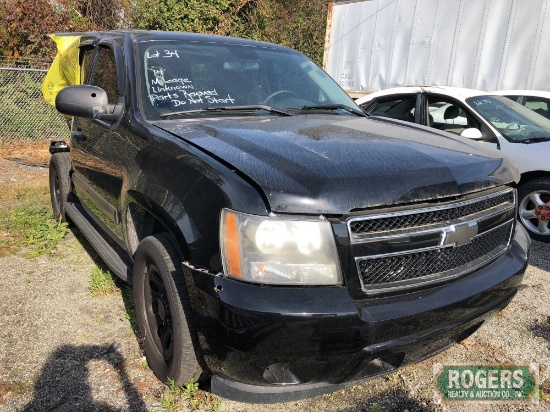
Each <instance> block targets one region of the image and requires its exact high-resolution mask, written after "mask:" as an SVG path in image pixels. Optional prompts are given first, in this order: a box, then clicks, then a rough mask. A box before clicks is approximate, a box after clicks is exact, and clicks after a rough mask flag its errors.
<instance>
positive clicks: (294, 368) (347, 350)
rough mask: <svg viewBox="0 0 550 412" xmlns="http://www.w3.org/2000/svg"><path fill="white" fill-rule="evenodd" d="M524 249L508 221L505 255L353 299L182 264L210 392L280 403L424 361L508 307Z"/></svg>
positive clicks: (524, 241)
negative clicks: (423, 283)
mask: <svg viewBox="0 0 550 412" xmlns="http://www.w3.org/2000/svg"><path fill="white" fill-rule="evenodd" d="M528 251H529V238H528V236H527V235H526V233H525V230H524V229H523V228H522V227H520V226H519V225H518V228H517V230H516V236H515V240H514V242H513V243H512V246H511V247H510V249H509V250H508V251H507V253H506V254H505V255H503V256H502V257H500V258H499V259H497V260H496V261H494V262H492V263H491V264H489V265H487V266H485V267H483V268H481V269H480V270H478V271H476V272H474V273H471V274H469V275H468V276H465V277H463V278H461V279H457V280H455V281H453V282H452V283H448V284H445V285H440V286H438V287H432V288H429V289H425V290H421V291H416V292H414V293H409V294H404V295H399V296H390V297H383V298H366V297H365V299H362V300H353V299H352V298H351V296H350V294H349V293H348V291H347V289H346V288H345V287H310V288H304V287H301V288H299V287H294V288H290V287H273V286H270V287H266V286H259V285H252V284H247V283H242V282H238V281H234V280H230V279H227V278H223V277H213V276H210V275H206V274H205V273H203V272H200V271H196V270H193V269H191V268H186V273H187V275H188V276H189V277H190V278H192V281H193V282H192V283H193V284H194V285H195V286H194V287H193V288H191V289H192V290H190V292H191V300H192V304H193V307H194V309H195V313H196V315H197V332H198V336H199V342H200V347H201V351H202V354H203V356H204V359H205V361H206V364H207V365H208V367H209V368H210V370H211V371H212V372H213V378H212V391H213V392H214V393H216V394H218V395H220V396H223V397H225V398H228V399H233V400H237V401H242V402H262V403H274V402H286V401H291V400H297V399H303V398H307V397H311V396H316V395H320V394H323V393H327V392H332V391H334V390H338V389H341V388H344V387H346V386H350V385H353V384H355V383H356V382H357V381H360V380H363V379H366V378H370V377H374V376H378V375H383V374H387V373H389V372H391V371H393V370H395V369H397V368H400V367H403V366H405V365H407V364H411V363H414V362H418V361H420V360H423V359H425V358H427V357H430V356H432V355H434V354H436V353H437V352H439V351H441V350H443V349H445V348H447V347H448V346H450V345H452V344H453V343H456V342H460V341H461V340H463V339H465V338H466V337H468V336H469V335H471V334H472V333H473V332H474V331H475V330H477V328H479V327H480V326H481V325H482V324H483V322H485V321H486V320H487V319H488V318H490V317H491V316H493V315H494V314H496V313H497V312H498V311H500V310H501V309H503V308H504V307H505V306H506V305H507V304H508V303H509V302H510V301H511V299H512V298H513V297H514V295H515V294H516V292H517V290H518V286H519V285H520V283H521V280H522V277H523V273H524V271H525V269H526V267H527V262H528V257H529V256H528V253H529V252H528ZM189 280H191V279H189Z"/></svg>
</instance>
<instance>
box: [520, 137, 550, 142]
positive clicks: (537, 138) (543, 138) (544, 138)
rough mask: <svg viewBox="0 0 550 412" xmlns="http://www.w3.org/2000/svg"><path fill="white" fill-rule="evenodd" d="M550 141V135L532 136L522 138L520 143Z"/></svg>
mask: <svg viewBox="0 0 550 412" xmlns="http://www.w3.org/2000/svg"><path fill="white" fill-rule="evenodd" d="M548 141H550V136H535V137H530V138H529V139H525V140H520V141H519V142H520V143H538V142H548Z"/></svg>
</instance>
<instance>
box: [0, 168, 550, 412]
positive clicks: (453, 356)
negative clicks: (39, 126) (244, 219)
mask: <svg viewBox="0 0 550 412" xmlns="http://www.w3.org/2000/svg"><path fill="white" fill-rule="evenodd" d="M36 179H39V180H41V181H43V182H44V184H47V170H46V169H43V168H37V167H30V166H28V165H22V164H18V163H15V162H12V161H9V162H8V161H6V160H3V159H0V193H2V188H3V185H5V184H9V183H13V182H17V181H32V180H36ZM0 206H1V202H0ZM98 263H99V264H100V261H99V260H98V258H97V257H96V255H95V253H94V252H93V251H92V250H91V248H90V246H89V244H88V243H87V242H86V241H85V240H84V239H83V238H82V237H81V236H80V235H79V233H78V230H77V229H73V230H72V232H70V233H69V235H68V236H67V237H66V238H65V239H64V240H63V242H62V244H61V245H60V246H59V247H58V248H57V251H56V253H55V254H52V255H48V256H42V257H39V258H34V259H28V258H25V257H23V252H20V253H17V254H14V255H10V256H6V257H2V258H0V267H1V268H2V276H1V277H0V313H1V316H0V411H19V410H26V411H50V410H52V411H53V410H55V411H80V410H90V411H91V410H94V411H96V410H100V411H141V410H149V411H155V410H163V408H162V406H161V395H162V393H163V390H164V386H163V385H162V384H160V383H159V382H158V381H157V380H156V379H155V378H154V376H153V375H152V373H151V372H150V371H149V369H148V368H147V367H146V366H145V365H144V362H143V355H142V352H141V349H140V346H139V340H138V339H137V337H136V336H135V334H134V331H133V329H132V327H131V324H130V320H129V319H130V315H129V313H130V312H129V311H130V310H131V302H129V299H128V296H127V287H126V286H125V285H124V284H123V283H122V282H121V283H117V285H118V288H117V289H116V290H115V292H114V293H111V294H109V295H107V296H103V297H93V296H92V295H91V294H90V291H89V288H88V286H89V284H88V282H89V279H90V274H91V271H92V269H93V268H94V267H95V266H96V265H97V264H98ZM549 279H550V244H544V243H540V242H533V251H532V259H531V265H530V266H529V268H528V270H527V273H526V276H525V281H524V285H523V287H522V289H521V290H520V292H519V293H518V295H517V296H516V298H515V299H514V300H513V302H512V303H511V304H510V305H509V306H508V307H507V308H506V309H505V310H504V311H503V312H501V313H500V314H499V315H497V316H496V317H495V318H493V319H492V320H491V321H489V322H487V323H486V324H484V325H483V326H482V327H481V328H480V329H479V330H478V331H477V332H476V333H475V334H474V335H473V336H472V337H470V338H468V339H467V340H466V341H464V342H462V343H461V344H458V345H455V346H453V347H451V348H449V349H448V350H446V351H445V352H442V353H441V354H439V355H437V356H436V357H434V358H431V359H429V360H427V361H424V362H422V363H419V364H417V365H414V366H410V367H407V368H405V369H403V370H400V371H398V372H396V373H393V374H392V375H389V376H387V377H385V378H381V379H375V380H371V381H367V382H365V383H363V384H362V385H359V386H354V387H352V388H349V389H346V390H343V391H340V392H336V393H334V394H330V395H325V396H321V397H317V398H314V399H310V400H305V401H300V402H292V403H288V404H280V405H276V406H269V405H250V404H241V403H238V402H232V401H227V400H223V399H222V400H221V405H220V406H219V409H220V410H226V411H251V412H259V411H272V410H273V409H277V410H305V411H317V410H323V411H337V410H340V411H405V410H407V411H413V410H426V411H495V410H496V411H517V410H529V411H531V410H533V411H550V402H549V398H550V394H549V393H548V392H546V395H545V397H546V400H543V401H541V403H540V404H538V405H526V404H511V403H508V404H482V403H474V404H468V403H460V404H458V403H457V404H444V405H435V404H434V402H433V391H434V384H433V365H434V363H442V364H457V363H464V364H510V363H512V364H527V363H530V362H537V363H539V364H540V382H541V383H542V384H543V385H545V386H546V387H550V370H549V367H550V316H549V315H550V300H549V299H548V297H549V296H550V282H548V280H549ZM547 391H550V388H548V389H547ZM207 407H208V405H203V409H207ZM185 409H186V407H184V410H185ZM187 409H190V408H187Z"/></svg>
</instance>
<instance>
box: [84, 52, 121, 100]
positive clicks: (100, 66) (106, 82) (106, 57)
mask: <svg viewBox="0 0 550 412" xmlns="http://www.w3.org/2000/svg"><path fill="white" fill-rule="evenodd" d="M97 53H98V55H97V57H96V61H95V64H94V70H93V72H92V77H91V78H90V84H91V85H93V86H99V87H101V88H102V89H103V90H105V92H107V96H108V97H109V103H112V104H114V103H117V101H118V97H119V96H120V91H119V90H118V79H117V71H116V61H115V54H114V53H113V51H112V50H111V49H110V48H108V47H104V46H100V47H99V48H98V50H97Z"/></svg>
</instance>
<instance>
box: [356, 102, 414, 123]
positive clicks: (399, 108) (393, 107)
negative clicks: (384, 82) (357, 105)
mask: <svg viewBox="0 0 550 412" xmlns="http://www.w3.org/2000/svg"><path fill="white" fill-rule="evenodd" d="M415 105H416V95H407V96H399V97H392V98H391V99H388V98H381V99H378V100H377V101H376V103H374V104H372V103H366V104H364V105H362V106H361V108H362V109H363V110H365V109H367V113H368V114H370V115H372V116H383V117H389V118H391V119H398V120H404V121H406V122H411V123H414V108H415Z"/></svg>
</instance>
